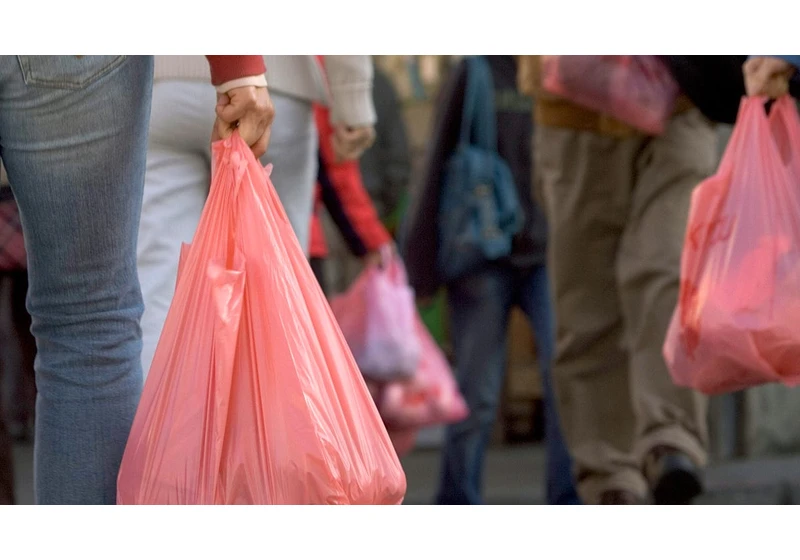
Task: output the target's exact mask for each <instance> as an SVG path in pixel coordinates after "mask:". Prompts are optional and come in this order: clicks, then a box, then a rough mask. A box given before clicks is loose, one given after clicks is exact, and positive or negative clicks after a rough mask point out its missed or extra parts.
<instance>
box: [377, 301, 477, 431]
mask: <svg viewBox="0 0 800 560" xmlns="http://www.w3.org/2000/svg"><path fill="white" fill-rule="evenodd" d="M414 324H415V328H416V332H417V336H418V337H419V339H420V341H421V343H422V359H421V361H420V364H419V369H418V370H417V373H416V374H415V375H414V377H413V378H411V379H410V380H408V381H398V382H393V383H388V384H387V385H386V386H385V387H384V388H383V390H382V392H381V395H380V398H379V400H378V410H379V411H380V414H381V417H382V418H383V421H384V423H385V424H386V426H387V428H389V430H390V431H391V430H408V429H420V428H424V427H426V426H435V425H437V424H453V423H455V422H460V421H462V420H464V419H465V418H466V417H467V416H468V414H469V411H468V409H467V405H466V403H465V402H464V398H463V397H462V396H461V393H460V392H459V389H458V385H457V383H456V380H455V378H454V376H453V372H452V370H451V369H450V365H449V364H448V363H447V359H446V358H445V356H444V354H443V353H442V351H441V349H440V348H439V346H438V345H437V344H436V341H435V340H434V339H433V337H432V336H431V334H430V333H429V332H428V329H427V328H426V327H425V324H424V323H423V322H422V319H420V318H419V316H418V315H415V321H414Z"/></svg>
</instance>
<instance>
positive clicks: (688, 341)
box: [664, 97, 800, 394]
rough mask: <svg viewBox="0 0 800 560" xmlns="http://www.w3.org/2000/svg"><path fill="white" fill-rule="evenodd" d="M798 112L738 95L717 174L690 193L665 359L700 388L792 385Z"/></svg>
mask: <svg viewBox="0 0 800 560" xmlns="http://www.w3.org/2000/svg"><path fill="white" fill-rule="evenodd" d="M799 172H800V117H798V114H797V109H796V107H795V105H794V102H793V101H792V100H791V99H790V98H788V97H787V98H783V99H780V100H778V101H777V102H776V103H775V105H774V106H773V108H772V113H771V114H770V116H769V118H768V117H767V115H766V113H765V111H764V100H763V99H757V98H754V99H745V100H743V102H742V105H741V107H740V110H739V117H738V119H737V124H736V126H735V128H734V131H733V135H732V136H731V139H730V142H729V143H728V147H727V149H726V151H725V155H724V157H723V159H722V162H721V164H720V167H719V170H718V171H717V173H716V175H714V176H713V177H711V178H709V179H708V180H706V181H704V182H703V183H701V184H700V185H699V186H698V187H697V189H696V190H695V192H694V194H693V196H692V205H691V211H690V214H689V225H688V228H687V233H686V242H685V246H684V252H683V257H682V262H681V288H680V298H679V302H678V306H677V309H676V311H675V313H674V315H673V318H672V322H671V324H670V326H669V330H668V332H667V338H666V341H665V344H664V357H665V359H666V362H667V364H668V366H669V369H670V372H671V374H672V377H673V379H674V380H675V382H676V383H677V384H678V385H682V386H687V387H692V388H695V389H698V390H700V391H702V392H704V393H707V394H716V393H722V392H729V391H737V390H741V389H745V388H747V387H752V386H755V385H760V384H763V383H770V382H780V383H783V384H785V385H788V386H797V385H800V192H798V189H800V180H799V179H800V173H799Z"/></svg>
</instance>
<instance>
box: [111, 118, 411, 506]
mask: <svg viewBox="0 0 800 560" xmlns="http://www.w3.org/2000/svg"><path fill="white" fill-rule="evenodd" d="M405 490H406V481H405V475H404V474H403V470H402V468H401V466H400V462H399V460H398V457H397V454H396V453H395V451H394V449H393V446H392V442H391V440H390V438H389V436H388V434H387V431H386V429H385V428H384V425H383V421H382V420H381V418H380V416H379V414H378V411H377V409H376V407H375V405H374V403H373V401H372V398H371V396H370V394H369V392H368V390H367V387H366V384H365V383H364V381H363V379H362V377H361V374H360V372H359V370H358V367H357V365H356V362H355V360H354V359H353V356H352V354H351V353H350V350H349V349H348V346H347V343H346V342H345V340H344V337H343V336H342V334H341V331H340V330H339V327H338V325H337V323H336V321H335V319H334V317H333V314H332V313H331V311H330V308H329V306H328V303H327V301H326V299H325V296H324V295H323V293H322V291H321V290H320V288H319V285H318V283H317V281H316V279H315V277H314V274H313V272H312V271H311V268H310V266H309V264H308V262H307V260H306V257H305V255H304V254H303V251H302V249H301V248H300V246H299V244H298V242H297V238H296V237H295V235H294V233H293V231H292V229H291V225H290V224H289V221H288V219H287V217H286V214H285V212H284V210H283V207H282V206H281V204H280V201H279V199H278V197H277V194H276V193H275V190H274V188H273V187H272V184H271V182H270V180H269V169H266V170H265V169H263V168H262V167H261V166H260V165H259V163H258V161H256V159H255V158H254V157H253V155H252V153H251V152H250V149H249V148H248V147H247V145H245V143H244V141H243V140H242V139H241V138H240V137H239V136H238V134H234V135H233V136H232V137H231V138H229V139H227V140H224V141H221V142H217V143H216V144H215V145H214V146H213V166H212V183H211V189H210V193H209V197H208V201H207V203H206V206H205V209H204V210H203V214H202V218H201V220H200V224H199V226H198V228H197V232H196V234H195V237H194V240H193V242H192V244H191V245H189V246H184V250H183V253H182V255H181V263H180V270H179V274H178V281H177V286H176V291H175V295H174V299H173V302H172V306H171V308H170V311H169V314H168V316H167V319H166V324H165V326H164V329H163V333H162V335H161V339H160V341H159V344H158V348H157V350H156V353H155V357H154V360H153V365H152V367H151V370H150V373H149V375H148V377H147V382H146V384H145V387H144V394H143V395H142V399H141V403H140V405H139V408H138V411H137V413H136V418H135V420H134V424H133V429H132V431H131V435H130V438H129V440H128V445H127V448H126V450H125V455H124V457H123V460H122V466H121V469H120V473H119V480H118V503H119V504H399V503H401V502H402V499H403V497H404V494H405Z"/></svg>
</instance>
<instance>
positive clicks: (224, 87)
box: [217, 74, 267, 93]
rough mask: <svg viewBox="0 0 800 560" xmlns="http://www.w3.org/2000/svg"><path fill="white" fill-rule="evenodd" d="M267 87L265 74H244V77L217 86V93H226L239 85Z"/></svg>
mask: <svg viewBox="0 0 800 560" xmlns="http://www.w3.org/2000/svg"><path fill="white" fill-rule="evenodd" d="M247 86H254V87H267V76H266V74H261V75H260V76H246V77H244V78H237V79H235V80H231V81H229V82H225V83H224V84H221V85H218V86H217V93H228V92H229V91H230V90H232V89H235V88H240V87H247Z"/></svg>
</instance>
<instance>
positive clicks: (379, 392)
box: [331, 254, 468, 456]
mask: <svg viewBox="0 0 800 560" xmlns="http://www.w3.org/2000/svg"><path fill="white" fill-rule="evenodd" d="M383 261H384V263H385V264H384V266H383V267H380V266H377V265H373V266H370V267H367V268H366V269H365V270H364V271H363V272H362V273H361V275H359V277H358V278H356V280H355V282H354V283H353V285H352V286H351V287H350V288H349V289H348V290H347V291H346V292H345V293H343V294H340V295H338V296H336V297H334V298H333V299H332V300H331V309H332V310H333V313H334V315H335V316H336V319H337V320H338V321H339V324H340V326H341V328H342V332H343V333H344V336H345V339H346V340H347V341H348V343H349V344H350V346H351V349H352V350H353V353H354V355H355V356H357V357H358V356H359V355H361V356H367V355H369V353H370V352H371V351H372V352H373V353H374V355H375V356H379V355H381V354H383V355H384V356H386V357H389V356H394V357H392V358H390V359H388V360H386V361H385V366H384V368H383V371H382V373H381V374H378V375H376V369H377V368H370V366H369V365H368V361H367V360H366V359H363V358H362V360H361V361H360V362H359V365H362V364H363V365H362V374H363V375H364V377H365V378H366V380H367V384H368V386H369V388H370V391H371V394H372V396H373V399H374V401H375V403H376V405H377V407H378V411H379V413H380V415H381V417H382V418H383V421H384V424H385V426H386V428H387V429H388V431H389V436H390V438H391V439H392V441H393V442H394V444H395V450H396V451H397V453H398V455H400V456H402V455H404V454H405V453H407V452H409V451H411V449H413V447H414V443H415V441H416V436H417V432H418V431H419V430H420V429H421V428H425V427H429V426H435V425H438V424H452V423H455V422H460V421H461V420H463V419H465V418H466V417H467V415H468V409H467V405H466V403H465V401H464V398H463V397H462V395H461V393H460V392H459V388H458V385H457V383H456V380H455V377H454V375H453V372H452V370H451V368H450V365H449V364H448V362H447V358H446V357H445V355H444V353H443V352H442V350H441V348H440V347H439V345H438V344H437V343H436V341H435V340H434V338H433V336H432V335H431V333H430V331H428V328H427V327H426V326H425V324H424V322H423V321H422V318H421V317H420V315H419V311H418V310H417V309H416V307H415V304H414V299H413V292H412V290H411V288H410V287H409V286H408V281H407V279H406V276H405V269H404V266H403V263H402V261H401V259H400V257H398V256H397V255H388V254H387V255H385V256H384V259H383ZM393 291H394V292H396V293H394V294H393V293H392V292H393ZM409 294H410V295H411V298H410V299H409V298H408V297H407V296H408V295H409ZM390 326H391V329H390V328H389V327H390ZM379 342H380V343H379ZM371 345H372V348H371V347H370V346H371ZM391 345H394V346H395V348H396V350H394V351H391V352H385V349H386V348H387V347H388V346H391ZM404 345H405V346H407V347H408V348H409V349H413V354H414V355H415V358H416V360H414V361H413V367H412V361H411V360H410V359H409V360H408V361H406V362H403V361H402V360H401V359H399V356H402V355H404V352H403V350H402V348H403V346H404ZM411 354H412V352H411V350H409V351H408V352H406V355H411ZM374 363H376V364H377V361H376V362H374ZM398 363H403V364H404V365H405V367H404V368H398V367H394V368H393V367H391V366H392V364H398Z"/></svg>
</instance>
